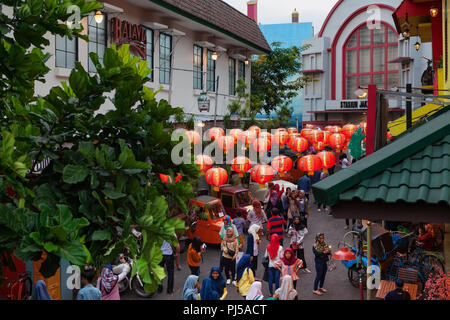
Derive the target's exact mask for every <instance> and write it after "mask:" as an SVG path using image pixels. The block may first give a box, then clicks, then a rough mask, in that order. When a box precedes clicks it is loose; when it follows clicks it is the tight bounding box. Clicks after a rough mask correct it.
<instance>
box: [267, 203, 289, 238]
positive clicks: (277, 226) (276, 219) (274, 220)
mask: <svg viewBox="0 0 450 320" xmlns="http://www.w3.org/2000/svg"><path fill="white" fill-rule="evenodd" d="M284 225H286V220H284V219H283V218H282V217H280V210H278V209H277V208H273V209H272V217H271V218H270V219H269V221H267V229H269V235H270V237H272V235H273V234H277V235H278V241H279V242H280V246H283V226H284Z"/></svg>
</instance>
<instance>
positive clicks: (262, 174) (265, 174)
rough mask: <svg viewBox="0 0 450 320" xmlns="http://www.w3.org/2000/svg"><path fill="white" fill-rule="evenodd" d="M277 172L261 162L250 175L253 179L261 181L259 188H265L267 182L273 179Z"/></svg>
mask: <svg viewBox="0 0 450 320" xmlns="http://www.w3.org/2000/svg"><path fill="white" fill-rule="evenodd" d="M274 175H275V173H274V172H273V168H272V167H271V166H269V165H267V164H260V165H257V166H255V167H253V169H252V171H251V172H250V177H251V178H252V180H253V181H255V182H258V183H259V188H260V189H263V188H264V187H265V184H266V183H267V182H270V181H272V179H273V177H274Z"/></svg>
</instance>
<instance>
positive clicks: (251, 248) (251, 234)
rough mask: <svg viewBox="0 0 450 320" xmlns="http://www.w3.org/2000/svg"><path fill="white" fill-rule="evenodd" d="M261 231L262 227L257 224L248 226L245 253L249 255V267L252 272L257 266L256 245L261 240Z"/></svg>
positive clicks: (257, 249) (257, 245)
mask: <svg viewBox="0 0 450 320" xmlns="http://www.w3.org/2000/svg"><path fill="white" fill-rule="evenodd" d="M261 231H262V229H261V227H260V226H259V225H258V224H252V225H251V226H250V228H248V237H247V251H246V252H245V253H246V254H249V255H250V261H251V263H250V268H251V269H252V271H253V273H255V272H256V269H257V268H258V251H259V248H258V247H259V243H260V242H261V239H260V235H261Z"/></svg>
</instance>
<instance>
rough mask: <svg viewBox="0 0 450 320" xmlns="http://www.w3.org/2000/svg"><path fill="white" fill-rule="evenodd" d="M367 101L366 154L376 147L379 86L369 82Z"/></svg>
mask: <svg viewBox="0 0 450 320" xmlns="http://www.w3.org/2000/svg"><path fill="white" fill-rule="evenodd" d="M367 99H368V102H367V130H366V132H367V133H366V156H368V155H370V154H372V153H373V152H374V149H375V125H376V116H377V86H376V85H375V84H369V92H368V98H367Z"/></svg>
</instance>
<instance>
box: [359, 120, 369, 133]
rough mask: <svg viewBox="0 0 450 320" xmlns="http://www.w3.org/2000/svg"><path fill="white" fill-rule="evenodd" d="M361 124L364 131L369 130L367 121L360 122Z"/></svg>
mask: <svg viewBox="0 0 450 320" xmlns="http://www.w3.org/2000/svg"><path fill="white" fill-rule="evenodd" d="M359 125H360V126H361V128H363V133H366V132H367V122H361V123H360V124H359Z"/></svg>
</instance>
